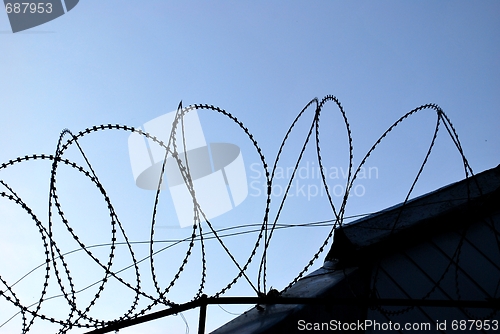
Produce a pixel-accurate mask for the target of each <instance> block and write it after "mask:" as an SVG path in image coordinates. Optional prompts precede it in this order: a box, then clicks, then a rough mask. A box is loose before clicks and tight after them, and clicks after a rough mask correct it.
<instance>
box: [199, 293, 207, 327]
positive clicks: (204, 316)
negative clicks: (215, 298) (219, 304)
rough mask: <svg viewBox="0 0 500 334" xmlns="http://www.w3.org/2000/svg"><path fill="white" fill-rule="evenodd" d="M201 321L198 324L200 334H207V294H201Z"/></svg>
mask: <svg viewBox="0 0 500 334" xmlns="http://www.w3.org/2000/svg"><path fill="white" fill-rule="evenodd" d="M200 299H201V306H200V323H199V324H198V334H205V322H206V320H207V302H206V300H207V295H205V294H203V295H201V298H200Z"/></svg>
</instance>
